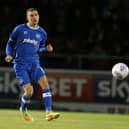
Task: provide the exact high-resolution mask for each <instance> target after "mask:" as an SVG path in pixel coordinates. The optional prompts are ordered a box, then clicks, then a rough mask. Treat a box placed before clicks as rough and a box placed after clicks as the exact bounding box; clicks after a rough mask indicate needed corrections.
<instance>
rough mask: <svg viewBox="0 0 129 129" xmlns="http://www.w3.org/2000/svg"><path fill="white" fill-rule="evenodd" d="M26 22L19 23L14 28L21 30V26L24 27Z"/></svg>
mask: <svg viewBox="0 0 129 129" xmlns="http://www.w3.org/2000/svg"><path fill="white" fill-rule="evenodd" d="M24 27H25V24H19V25H16V26H15V27H14V30H20V29H21V28H24Z"/></svg>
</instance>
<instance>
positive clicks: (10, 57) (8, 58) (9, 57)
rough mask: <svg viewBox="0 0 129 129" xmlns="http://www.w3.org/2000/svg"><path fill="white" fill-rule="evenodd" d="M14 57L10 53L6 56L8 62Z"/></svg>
mask: <svg viewBox="0 0 129 129" xmlns="http://www.w3.org/2000/svg"><path fill="white" fill-rule="evenodd" d="M12 59H13V57H12V56H9V55H8V56H6V57H5V61H6V62H7V63H10V62H11V61H12Z"/></svg>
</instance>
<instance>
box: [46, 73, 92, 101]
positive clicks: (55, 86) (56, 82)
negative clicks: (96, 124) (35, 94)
mask: <svg viewBox="0 0 129 129" xmlns="http://www.w3.org/2000/svg"><path fill="white" fill-rule="evenodd" d="M47 77H48V81H49V84H50V87H51V89H52V94H53V100H55V101H70V102H71V101H72V102H90V101H92V100H93V84H92V83H93V81H92V76H91V75H89V74H86V73H83V74H82V73H78V72H77V73H75V72H74V73H73V72H58V73H56V72H48V73H47Z"/></svg>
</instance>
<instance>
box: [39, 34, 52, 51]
mask: <svg viewBox="0 0 129 129" xmlns="http://www.w3.org/2000/svg"><path fill="white" fill-rule="evenodd" d="M43 37H44V38H43V39H42V41H41V42H40V46H39V52H52V51H53V46H52V45H51V44H50V43H49V44H48V45H46V40H47V34H46V33H45V34H44V36H43Z"/></svg>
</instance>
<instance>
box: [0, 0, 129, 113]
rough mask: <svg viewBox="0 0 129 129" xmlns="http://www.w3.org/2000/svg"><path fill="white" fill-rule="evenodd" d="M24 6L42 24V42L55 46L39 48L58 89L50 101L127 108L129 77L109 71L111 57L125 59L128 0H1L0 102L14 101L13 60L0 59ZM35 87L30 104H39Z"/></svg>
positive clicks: (21, 18)
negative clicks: (44, 38) (45, 49)
mask: <svg viewBox="0 0 129 129" xmlns="http://www.w3.org/2000/svg"><path fill="white" fill-rule="evenodd" d="M29 7H35V8H37V9H38V10H39V13H40V25H41V26H43V27H44V28H45V29H46V30H47V32H48V41H47V42H51V43H52V45H53V46H54V49H55V51H54V52H53V53H51V54H48V53H46V54H40V57H41V65H42V66H43V67H44V68H46V69H47V70H48V78H49V81H50V83H52V84H53V85H54V84H55V83H57V84H55V87H57V89H60V90H57V94H56V95H54V100H55V101H54V105H53V106H55V108H59V109H65V110H66V109H67V110H80V111H89V109H92V110H90V111H97V112H99V111H103V112H108V111H109V112H120V113H129V107H128V98H129V97H128V96H129V80H128V78H127V79H126V80H123V81H121V82H115V81H114V80H112V75H111V68H112V66H113V65H114V64H115V63H117V62H125V63H126V64H127V65H129V64H128V61H129V58H128V57H129V52H128V48H129V45H128V42H129V38H128V37H129V36H128V32H129V1H128V0H122V1H121V0H81V1H80V0H38V1H36V0H22V1H17V0H11V1H10V0H4V1H3V0H1V1H0V12H1V21H0V28H1V31H0V41H1V43H0V55H1V59H0V67H1V68H0V75H1V76H0V97H1V98H0V102H1V104H0V106H1V107H2V108H3V107H4V108H17V107H18V104H16V103H18V102H19V101H16V100H18V99H17V98H19V94H18V92H20V90H19V89H17V86H15V85H13V84H16V80H15V76H14V73H13V72H12V69H11V67H12V65H11V64H7V63H6V62H5V61H4V57H5V46H6V41H7V39H8V36H9V33H10V32H11V30H12V29H13V27H14V26H16V25H17V24H20V23H24V22H26V21H25V11H26V9H27V8H29ZM57 73H58V74H57ZM52 79H53V80H54V81H53V80H52ZM62 80H63V82H62ZM77 80H79V81H77ZM51 81H52V82H51ZM83 81H84V82H85V83H84V82H83ZM87 81H88V84H87V83H86V82H87ZM54 82H55V83H54ZM75 82H76V84H78V85H75ZM83 83H84V84H83ZM68 84H69V85H68ZM81 84H83V85H81ZM101 84H103V85H101ZM79 87H81V88H82V89H81V88H79ZM87 87H88V88H87ZM78 90H82V91H83V92H76V91H78ZM39 91H40V89H38V91H36V95H38V98H37V97H36V95H35V96H34V99H35V101H33V103H32V104H33V106H32V108H40V107H41V105H39V103H38V100H40V94H39ZM69 91H71V93H70V92H69ZM62 95H64V96H62ZM76 95H77V96H76ZM79 95H80V96H79ZM71 102H72V103H71ZM83 104H84V105H83ZM57 105H58V106H57ZM62 105H66V106H64V107H63V106H62ZM71 105H74V106H73V107H76V108H71V107H72V106H71ZM79 105H80V106H79ZM81 107H83V108H84V109H82V108H81ZM88 107H89V108H88ZM102 108H103V109H104V110H101V109H102Z"/></svg>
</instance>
